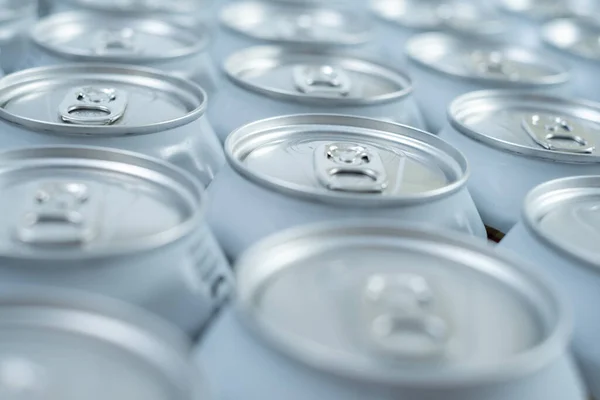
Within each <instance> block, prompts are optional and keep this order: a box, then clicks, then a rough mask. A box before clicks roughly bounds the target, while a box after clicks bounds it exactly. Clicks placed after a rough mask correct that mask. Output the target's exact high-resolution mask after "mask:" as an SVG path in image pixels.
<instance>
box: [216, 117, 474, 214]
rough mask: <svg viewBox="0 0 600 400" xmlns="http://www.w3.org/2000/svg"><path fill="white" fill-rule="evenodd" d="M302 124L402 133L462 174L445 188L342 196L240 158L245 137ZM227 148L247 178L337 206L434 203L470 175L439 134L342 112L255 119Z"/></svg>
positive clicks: (465, 163)
mask: <svg viewBox="0 0 600 400" xmlns="http://www.w3.org/2000/svg"><path fill="white" fill-rule="evenodd" d="M302 125H306V126H315V125H330V126H331V125H338V126H352V127H354V128H358V129H362V130H369V129H370V130H376V131H377V133H378V134H379V135H378V136H382V137H386V136H387V139H391V140H393V137H394V136H398V137H399V136H400V135H404V136H406V137H408V138H409V139H410V140H411V142H412V143H413V144H415V143H424V144H425V145H427V146H431V147H435V148H436V149H441V152H443V153H444V154H446V155H448V156H449V157H450V158H451V159H452V161H453V162H455V163H456V165H455V166H454V167H457V170H458V169H460V174H458V173H457V175H458V177H457V178H456V179H455V181H454V182H452V183H449V184H447V185H446V186H444V187H442V188H439V189H435V190H430V191H427V192H424V193H419V194H415V195H403V196H401V197H400V196H398V197H383V196H381V197H372V196H370V197H365V196H364V195H363V196H361V195H360V194H358V195H357V194H344V195H341V194H340V193H327V194H325V193H322V192H318V191H316V190H311V191H308V190H306V189H305V188H303V187H300V186H298V185H295V184H290V183H288V182H285V181H282V180H278V179H273V178H270V177H265V176H263V175H262V174H257V173H254V172H253V171H251V170H250V169H249V168H247V167H246V166H245V165H244V164H243V162H242V160H240V156H241V151H242V150H243V149H240V148H239V147H242V145H243V141H244V137H245V136H250V135H251V134H253V133H254V134H257V135H260V133H261V132H265V131H270V132H273V131H275V130H277V129H278V128H282V127H286V128H288V129H289V128H290V127H291V126H302ZM411 133H412V134H413V135H412V136H408V135H407V134H411ZM413 136H414V137H413ZM224 148H225V157H226V159H227V162H228V163H229V165H231V166H232V168H233V169H234V170H235V171H236V172H237V173H239V174H240V175H241V176H242V177H243V178H245V179H246V180H248V181H250V182H252V183H255V184H258V185H260V186H261V187H264V188H266V189H269V190H272V191H275V192H278V193H283V194H285V195H287V196H291V197H295V198H300V199H304V200H309V201H316V202H320V203H328V204H337V205H347V206H363V207H364V206H369V207H382V206H383V207H394V206H399V205H413V204H420V203H423V202H424V201H427V202H432V201H435V200H437V199H441V198H445V197H447V196H450V195H452V194H454V193H456V192H458V191H459V190H461V189H463V188H465V187H466V184H467V181H468V179H469V176H470V174H471V171H470V167H469V163H468V160H467V159H466V158H465V156H464V155H463V154H462V153H461V152H460V151H459V150H458V149H456V148H455V147H454V146H452V145H451V144H449V143H447V142H446V141H444V140H442V139H440V138H439V137H437V136H436V135H433V134H431V133H428V132H425V131H423V130H420V129H417V128H413V127H410V126H407V125H401V124H396V123H393V122H388V121H381V120H378V119H374V118H365V117H356V116H351V115H343V114H293V115H282V116H277V117H272V118H267V119H263V120H259V121H255V122H252V123H249V124H247V125H244V126H242V127H240V128H238V129H236V130H234V131H233V132H232V133H231V134H229V136H227V139H226V140H225V146H224Z"/></svg>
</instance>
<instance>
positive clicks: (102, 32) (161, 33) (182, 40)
mask: <svg viewBox="0 0 600 400" xmlns="http://www.w3.org/2000/svg"><path fill="white" fill-rule="evenodd" d="M31 37H32V39H33V42H34V43H35V44H36V45H37V46H40V47H41V48H43V49H44V50H45V51H48V52H51V53H54V54H58V55H59V56H60V57H63V58H65V59H70V60H72V61H86V62H114V63H129V64H136V63H150V62H160V61H172V60H174V59H178V58H181V57H187V56H190V55H194V54H197V53H199V52H201V51H202V50H203V49H204V48H206V47H207V45H208V42H209V39H208V32H207V31H206V29H202V27H201V26H198V27H196V28H195V29H188V28H185V27H182V26H179V25H176V24H172V23H169V22H165V21H161V20H158V19H151V18H144V17H135V16H127V15H112V14H97V13H96V14H95V13H91V12H69V13H59V14H54V15H51V16H49V17H47V18H44V19H42V20H41V21H40V22H38V23H37V24H36V25H35V27H34V28H33V30H32V33H31Z"/></svg>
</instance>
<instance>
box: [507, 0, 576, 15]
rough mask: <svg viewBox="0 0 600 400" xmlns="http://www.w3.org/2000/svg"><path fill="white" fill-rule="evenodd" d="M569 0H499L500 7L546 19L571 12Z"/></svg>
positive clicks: (571, 5) (571, 7)
mask: <svg viewBox="0 0 600 400" xmlns="http://www.w3.org/2000/svg"><path fill="white" fill-rule="evenodd" d="M572 3H573V2H572V1H569V0H501V1H500V6H501V8H502V9H504V10H506V11H509V12H511V13H515V14H518V15H522V16H523V17H525V18H527V19H531V20H548V19H551V18H558V17H563V16H566V15H570V14H572V13H573V11H574V10H573V4H572Z"/></svg>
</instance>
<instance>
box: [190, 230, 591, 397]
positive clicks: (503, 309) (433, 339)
mask: <svg viewBox="0 0 600 400" xmlns="http://www.w3.org/2000/svg"><path fill="white" fill-rule="evenodd" d="M235 269H236V276H237V298H236V302H235V308H234V309H233V310H231V309H229V310H225V312H224V313H223V314H221V315H220V317H219V318H218V319H217V320H216V321H215V322H214V324H213V325H212V326H211V328H210V329H209V330H208V331H207V332H206V334H205V336H204V338H203V340H202V341H201V342H200V344H199V345H198V349H197V350H196V354H195V358H196V359H197V362H198V363H199V364H200V365H201V366H204V367H205V369H206V373H207V377H208V378H209V379H210V381H211V382H213V387H214V389H215V392H216V393H217V394H218V395H220V396H222V398H224V399H229V400H239V399H245V398H252V399H265V400H267V399H268V400H272V399H283V398H285V399H288V400H304V399H336V400H337V399H339V400H341V399H359V398H361V399H371V400H392V399H393V400H415V399H427V400H500V399H504V400H505V399H512V400H548V399H552V400H559V399H574V400H583V399H585V396H584V395H583V393H582V387H581V382H580V378H579V376H578V373H577V371H576V369H575V367H574V365H573V363H572V361H571V357H570V354H569V351H568V348H567V346H568V343H569V339H570V333H571V332H570V318H569V317H570V314H569V313H568V311H567V309H566V307H565V305H564V304H563V301H562V298H561V297H559V296H557V294H556V293H555V290H554V288H553V287H552V286H549V285H548V284H547V283H546V281H545V280H544V279H542V277H541V276H540V275H538V274H535V273H533V272H532V271H530V270H528V269H527V268H525V266H524V265H522V264H521V262H520V261H518V259H513V258H511V257H507V256H501V255H499V254H497V253H496V252H495V251H494V249H493V248H492V247H490V246H487V245H486V244H485V243H479V244H477V243H472V241H471V240H470V239H469V238H460V236H459V237H456V235H448V234H442V233H435V232H432V231H426V230H421V229H416V228H408V227H404V228H403V227H398V226H394V225H393V224H391V223H375V222H372V223H366V224H365V223H344V224H331V225H330V224H327V225H317V226H306V227H301V228H298V229H293V230H289V231H286V232H284V233H281V234H279V235H275V236H273V237H270V238H269V239H266V240H265V241H263V242H261V243H260V244H258V245H256V247H253V248H252V249H251V250H249V251H248V252H247V253H245V254H244V256H243V257H242V258H241V260H240V261H239V262H238V263H237V265H236V267H235ZM232 343H235V346H232ZM232 376H235V377H236V379H235V384H232V383H231V377H232Z"/></svg>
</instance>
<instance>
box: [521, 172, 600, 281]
mask: <svg viewBox="0 0 600 400" xmlns="http://www.w3.org/2000/svg"><path fill="white" fill-rule="evenodd" d="M524 217H525V221H526V224H527V226H528V227H529V228H530V229H531V230H533V232H534V233H535V234H536V235H537V236H538V237H540V238H542V240H544V242H545V243H547V244H548V245H549V246H550V247H553V248H555V249H558V251H559V252H562V253H564V254H566V255H568V256H570V257H573V258H575V259H576V260H578V261H579V262H582V263H585V264H586V265H591V266H593V267H594V269H595V271H596V272H600V249H599V248H598V242H599V240H600V176H579V177H570V178H563V179H557V180H554V181H550V182H546V183H543V184H541V185H540V186H538V187H536V188H535V189H533V190H532V191H531V192H529V194H528V195H527V198H526V199H525V210H524Z"/></svg>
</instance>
